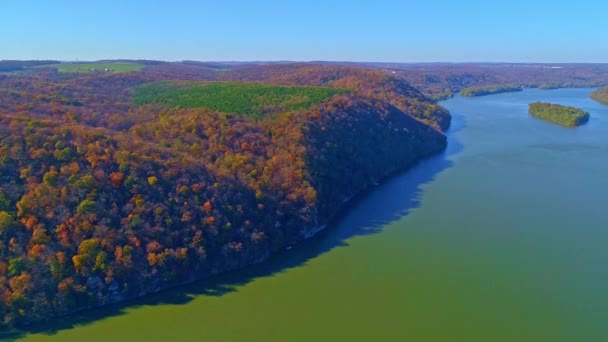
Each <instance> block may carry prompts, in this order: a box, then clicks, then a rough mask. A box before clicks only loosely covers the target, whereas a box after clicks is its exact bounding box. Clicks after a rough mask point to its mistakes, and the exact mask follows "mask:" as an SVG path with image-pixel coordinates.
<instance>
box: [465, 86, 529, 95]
mask: <svg viewBox="0 0 608 342" xmlns="http://www.w3.org/2000/svg"><path fill="white" fill-rule="evenodd" d="M512 91H521V87H519V86H513V85H504V86H499V85H495V86H487V87H470V88H465V89H462V90H461V91H460V95H462V96H467V97H472V96H483V95H492V94H498V93H506V92H512Z"/></svg>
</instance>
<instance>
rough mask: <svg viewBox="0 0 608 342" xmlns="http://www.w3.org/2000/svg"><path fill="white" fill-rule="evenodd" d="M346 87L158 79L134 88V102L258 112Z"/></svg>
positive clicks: (298, 104)
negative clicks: (155, 81)
mask: <svg viewBox="0 0 608 342" xmlns="http://www.w3.org/2000/svg"><path fill="white" fill-rule="evenodd" d="M347 92H349V91H348V90H341V89H332V88H323V87H296V86H275V85H266V84H259V83H241V82H183V81H172V82H159V83H152V84H147V85H143V86H141V87H138V88H136V89H135V91H134V101H135V103H136V104H139V105H143V104H147V103H160V104H164V105H168V106H175V107H177V106H181V107H187V108H209V109H212V110H217V111H220V112H226V113H236V114H243V115H255V116H261V115H265V114H277V113H283V112H287V111H291V110H297V109H302V108H308V107H310V106H313V105H315V104H319V103H321V102H323V101H324V100H325V99H327V98H329V97H331V96H333V95H335V94H343V93H347Z"/></svg>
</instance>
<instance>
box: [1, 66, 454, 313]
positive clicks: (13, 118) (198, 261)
mask: <svg viewBox="0 0 608 342" xmlns="http://www.w3.org/2000/svg"><path fill="white" fill-rule="evenodd" d="M283 68H284V67H283V66H281V67H280V68H279V71H277V70H274V69H270V70H266V69H265V68H264V70H262V71H263V72H261V74H263V78H264V80H265V81H264V82H265V83H269V84H275V85H276V84H284V85H294V84H296V85H314V86H318V85H324V86H330V87H335V88H341V89H343V88H345V89H349V90H350V92H348V93H346V94H338V95H333V96H332V97H331V98H329V99H327V100H324V101H323V102H322V103H321V104H320V105H314V106H313V107H310V108H304V109H297V110H294V111H286V112H284V113H282V114H278V115H274V114H273V115H272V116H269V117H267V118H264V117H262V118H261V119H259V118H254V117H251V116H243V115H233V114H230V113H222V112H217V111H211V110H209V109H204V108H203V109H201V108H182V107H175V108H167V107H163V106H159V105H146V106H135V105H132V104H129V102H128V100H129V98H128V96H129V94H130V88H129V87H130V86H131V85H133V84H137V83H138V82H140V80H139V78H138V77H141V75H138V74H134V75H132V76H129V75H126V76H123V75H121V76H116V77H103V78H99V79H97V78H91V76H87V77H86V80H88V81H89V82H88V83H87V82H84V79H82V80H81V79H78V78H76V79H72V78H69V77H67V76H62V77H58V78H57V79H55V78H53V76H52V75H42V76H40V77H38V76H35V75H34V76H31V79H30V78H19V79H10V80H5V81H6V82H8V83H4V84H10V86H7V87H5V88H6V89H5V88H3V87H2V85H3V84H0V93H3V92H4V93H6V94H9V95H10V97H7V99H9V100H7V101H5V102H4V103H3V105H2V108H1V109H2V111H3V112H2V113H0V139H1V141H0V142H1V143H0V301H1V304H2V305H0V315H1V316H2V318H3V321H4V322H5V323H6V324H9V325H10V324H22V323H31V322H35V321H39V320H44V319H48V318H51V317H56V316H60V315H64V314H67V313H70V312H74V311H77V310H82V309H86V308H90V307H95V306H99V305H104V304H108V303H113V302H117V301H122V300H124V299H126V298H131V297H135V296H141V295H145V294H147V293H152V292H155V291H158V290H160V289H163V288H167V287H171V286H175V285H178V284H182V283H185V282H189V281H193V280H196V279H201V278H205V277H209V276H212V275H215V274H218V273H221V272H225V271H228V270H233V269H237V268H240V267H243V266H245V265H248V264H252V263H256V262H260V261H262V260H264V259H266V258H267V257H268V256H269V255H270V254H272V253H273V252H275V251H277V250H281V249H283V248H285V247H286V246H289V245H291V244H293V243H296V242H297V241H299V240H301V239H303V238H307V237H310V236H312V235H313V234H314V233H316V232H318V231H319V230H320V229H322V228H323V227H324V226H325V224H327V223H328V222H329V220H331V219H332V218H333V217H335V215H336V213H337V212H338V209H339V208H340V206H341V205H342V204H343V203H344V202H345V201H347V200H348V199H350V198H351V197H353V196H354V195H356V194H358V193H360V192H361V191H364V190H365V189H367V188H368V187H370V186H372V185H374V184H376V183H377V182H378V181H380V180H381V179H383V178H384V177H386V176H388V175H390V174H392V173H394V172H397V171H399V170H404V169H407V168H409V167H411V166H412V165H414V164H415V163H416V162H417V161H418V160H420V159H421V158H424V157H426V156H428V155H431V154H433V153H437V152H439V151H441V150H443V149H444V148H445V146H446V138H445V136H444V134H443V133H442V132H441V131H440V128H441V127H447V126H448V125H449V113H447V111H445V109H443V108H441V107H439V106H437V105H436V104H434V103H432V102H431V101H430V100H428V99H427V98H425V97H424V96H423V95H421V94H420V93H419V92H418V91H417V90H415V89H413V88H412V87H410V86H409V85H408V84H407V83H404V82H402V81H399V80H397V79H394V78H391V77H388V76H387V75H384V74H382V73H377V72H369V71H366V70H361V69H352V68H330V69H326V68H324V67H315V68H309V67H306V68H302V67H300V66H296V67H291V68H292V70H291V71H289V73H288V74H285V73H284V72H286V71H285V70H282V69H283ZM281 70H282V71H281ZM240 72H241V73H245V75H249V76H247V77H249V79H255V77H253V76H251V74H252V73H253V71H247V72H244V71H240ZM257 72H260V71H259V70H258V71H257ZM28 77H30V76H28ZM37 77H38V78H37ZM154 77H155V76H154V75H150V74H148V75H146V78H154ZM167 77H168V75H167V74H166V73H163V74H162V75H161V76H159V79H166V78H167ZM243 77H244V76H243ZM19 87H22V88H23V90H18V91H15V89H16V88H19ZM106 88H107V89H109V91H108V94H112V97H111V98H110V97H109V96H105V95H104V94H106V92H105V91H103V89H106ZM342 93H343V92H342ZM296 100H297V98H296ZM115 113H120V115H117V114H115Z"/></svg>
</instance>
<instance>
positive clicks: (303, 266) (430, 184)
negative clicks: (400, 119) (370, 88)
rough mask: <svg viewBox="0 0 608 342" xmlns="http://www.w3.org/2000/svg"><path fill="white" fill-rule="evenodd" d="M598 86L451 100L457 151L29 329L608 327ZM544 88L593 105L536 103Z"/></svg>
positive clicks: (582, 330) (72, 333)
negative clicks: (194, 275)
mask: <svg viewBox="0 0 608 342" xmlns="http://www.w3.org/2000/svg"><path fill="white" fill-rule="evenodd" d="M590 91H591V90H589V89H560V90H550V91H541V90H525V91H523V92H518V93H504V94H499V95H493V96H485V97H477V98H462V97H456V98H454V99H451V100H448V101H444V102H443V103H442V104H443V105H444V106H446V107H447V108H448V109H449V110H450V111H451V112H452V114H453V115H454V124H453V128H452V130H451V131H450V132H449V140H450V146H449V148H448V150H447V151H446V153H445V154H443V155H440V156H437V157H434V158H432V159H430V160H427V161H425V162H423V163H421V164H420V165H419V166H417V167H415V168H414V169H412V170H411V171H410V172H408V173H405V174H402V175H400V176H397V177H394V178H393V179H391V180H390V181H388V182H386V183H385V184H383V185H381V186H380V187H378V188H376V189H374V190H373V191H372V192H370V193H369V194H367V195H366V196H365V197H364V198H362V199H361V200H360V201H358V202H357V203H356V204H354V205H353V206H352V208H351V209H350V210H349V211H348V212H347V213H346V214H345V215H344V217H343V218H342V219H340V220H339V221H338V222H336V224H335V225H334V226H333V227H331V228H330V229H329V230H328V231H326V232H324V233H323V234H321V236H319V237H317V238H315V239H313V240H312V241H308V242H305V243H303V244H302V245H299V246H297V247H295V248H293V249H292V250H290V251H286V252H284V253H282V254H280V255H277V256H275V257H274V258H272V259H271V260H270V261H269V262H267V263H264V264H263V265H258V266H255V267H251V268H248V269H246V270H244V271H241V272H237V273H234V274H231V275H227V276H223V277H221V278H220V279H218V280H216V281H214V282H207V283H202V284H196V285H193V286H188V287H185V288H181V289H178V290H172V291H169V292H167V293H164V294H161V295H157V296H153V297H151V298H148V299H145V300H143V301H139V302H135V303H130V304H129V305H127V306H122V307H114V308H108V309H104V310H101V311H97V312H95V313H93V314H88V315H85V316H81V317H75V318H71V319H69V320H65V321H63V322H62V323H59V324H55V325H54V326H52V327H49V328H48V329H45V330H44V331H41V332H38V333H35V334H28V335H22V336H20V337H23V338H24V340H27V341H46V340H57V341H108V340H142V341H166V340H174V341H346V340H351V341H405V340H411V341H600V340H608V324H606V322H608V291H607V288H608V215H607V212H608V210H607V209H608V205H607V198H608V106H603V105H601V104H599V103H596V102H594V101H592V100H591V99H589V98H588V94H589V92H590ZM534 101H549V102H555V103H559V104H563V105H572V106H576V107H580V108H583V109H584V110H586V111H589V112H590V113H591V120H590V121H589V123H588V124H586V125H584V126H581V127H578V128H564V127H561V126H557V125H554V124H551V123H547V122H544V121H541V120H538V119H534V118H532V117H530V116H529V115H528V114H527V106H528V103H529V102H534ZM18 337H19V336H18Z"/></svg>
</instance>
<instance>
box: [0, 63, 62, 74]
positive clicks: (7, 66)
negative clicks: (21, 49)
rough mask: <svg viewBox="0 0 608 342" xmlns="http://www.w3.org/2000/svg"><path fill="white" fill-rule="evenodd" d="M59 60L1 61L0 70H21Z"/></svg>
mask: <svg viewBox="0 0 608 342" xmlns="http://www.w3.org/2000/svg"><path fill="white" fill-rule="evenodd" d="M56 63H60V62H59V61H0V72H10V71H19V70H23V69H25V68H30V67H35V66H40V65H47V64H56Z"/></svg>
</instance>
